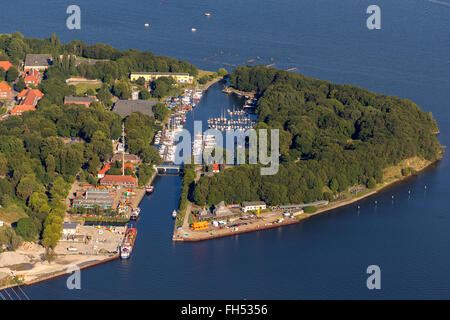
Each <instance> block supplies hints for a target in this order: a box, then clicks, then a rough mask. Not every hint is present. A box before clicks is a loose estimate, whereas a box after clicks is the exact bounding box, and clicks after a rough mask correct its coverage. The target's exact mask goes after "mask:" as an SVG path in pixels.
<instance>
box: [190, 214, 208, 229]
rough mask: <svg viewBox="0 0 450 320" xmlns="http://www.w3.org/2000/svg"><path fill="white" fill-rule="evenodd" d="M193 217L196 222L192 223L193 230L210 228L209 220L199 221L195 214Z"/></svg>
mask: <svg viewBox="0 0 450 320" xmlns="http://www.w3.org/2000/svg"><path fill="white" fill-rule="evenodd" d="M192 218H193V219H194V223H192V224H191V229H192V230H194V231H195V230H204V229H208V221H199V222H197V220H196V219H195V215H192Z"/></svg>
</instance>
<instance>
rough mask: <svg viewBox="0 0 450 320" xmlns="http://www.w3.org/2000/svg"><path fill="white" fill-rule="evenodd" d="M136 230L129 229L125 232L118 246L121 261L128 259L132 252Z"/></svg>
mask: <svg viewBox="0 0 450 320" xmlns="http://www.w3.org/2000/svg"><path fill="white" fill-rule="evenodd" d="M136 236H137V229H136V228H129V229H127V231H126V232H125V237H124V238H123V242H122V244H121V246H120V257H121V258H122V259H128V258H129V257H130V255H131V252H132V251H133V247H134V242H135V241H136Z"/></svg>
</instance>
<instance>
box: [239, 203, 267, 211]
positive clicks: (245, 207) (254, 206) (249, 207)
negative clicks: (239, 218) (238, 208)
mask: <svg viewBox="0 0 450 320" xmlns="http://www.w3.org/2000/svg"><path fill="white" fill-rule="evenodd" d="M266 207H267V206H266V203H265V202H264V201H250V202H243V203H242V211H244V212H247V211H257V210H258V209H261V210H264V209H266Z"/></svg>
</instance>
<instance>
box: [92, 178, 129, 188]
mask: <svg viewBox="0 0 450 320" xmlns="http://www.w3.org/2000/svg"><path fill="white" fill-rule="evenodd" d="M100 184H101V185H102V186H106V187H113V186H121V187H125V188H135V187H137V179H136V178H135V177H132V176H119V175H105V176H104V177H103V178H102V179H101V180H100Z"/></svg>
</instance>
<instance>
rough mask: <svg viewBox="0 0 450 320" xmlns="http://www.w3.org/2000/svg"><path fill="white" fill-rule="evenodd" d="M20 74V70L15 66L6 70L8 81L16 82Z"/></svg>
mask: <svg viewBox="0 0 450 320" xmlns="http://www.w3.org/2000/svg"><path fill="white" fill-rule="evenodd" d="M18 76H19V71H18V70H17V68H15V67H10V68H9V69H8V71H6V81H8V82H14V81H16V79H17V77H18Z"/></svg>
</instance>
